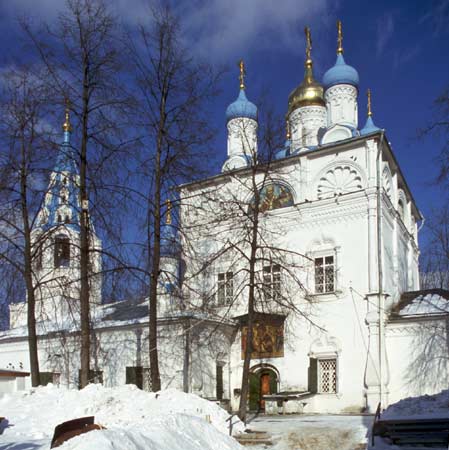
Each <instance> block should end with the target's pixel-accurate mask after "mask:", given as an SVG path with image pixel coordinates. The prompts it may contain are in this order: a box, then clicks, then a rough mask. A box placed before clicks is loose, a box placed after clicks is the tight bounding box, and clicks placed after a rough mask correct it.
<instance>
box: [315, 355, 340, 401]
mask: <svg viewBox="0 0 449 450" xmlns="http://www.w3.org/2000/svg"><path fill="white" fill-rule="evenodd" d="M318 380H319V381H318V392H319V393H320V394H336V393H337V360H336V359H319V360H318Z"/></svg>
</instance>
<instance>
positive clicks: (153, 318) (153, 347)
mask: <svg viewBox="0 0 449 450" xmlns="http://www.w3.org/2000/svg"><path fill="white" fill-rule="evenodd" d="M163 89H164V90H163V92H162V98H161V103H160V106H159V114H160V115H159V117H160V120H159V126H158V134H157V142H156V161H155V192H154V242H153V258H152V267H151V281H150V304H149V316H150V317H149V336H148V340H149V346H150V351H149V354H150V374H151V390H152V391H153V392H157V391H160V390H161V376H160V373H159V355H158V338H157V301H158V296H157V287H158V281H159V271H160V262H161V190H162V169H161V157H162V147H163V133H164V128H165V118H166V112H165V101H166V95H167V93H166V91H165V88H163Z"/></svg>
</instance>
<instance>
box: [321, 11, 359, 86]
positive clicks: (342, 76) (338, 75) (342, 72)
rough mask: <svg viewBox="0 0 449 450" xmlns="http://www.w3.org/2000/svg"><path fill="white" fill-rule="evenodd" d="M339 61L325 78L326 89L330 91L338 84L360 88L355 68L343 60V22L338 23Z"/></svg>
mask: <svg viewBox="0 0 449 450" xmlns="http://www.w3.org/2000/svg"><path fill="white" fill-rule="evenodd" d="M337 32H338V37H337V44H338V46H337V61H336V62H335V65H334V67H331V68H330V69H329V70H328V71H327V72H326V73H325V74H324V77H323V84H324V87H325V89H329V88H330V87H332V86H336V85H337V84H350V85H352V86H355V87H358V86H359V74H358V73H357V70H355V69H354V67H352V66H349V65H348V64H346V62H345V59H344V58H343V31H342V26H341V21H340V20H338V21H337Z"/></svg>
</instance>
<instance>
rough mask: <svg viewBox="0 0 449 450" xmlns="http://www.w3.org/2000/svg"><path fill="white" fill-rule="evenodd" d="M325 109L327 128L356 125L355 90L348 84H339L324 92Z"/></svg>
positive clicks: (354, 126)
mask: <svg viewBox="0 0 449 450" xmlns="http://www.w3.org/2000/svg"><path fill="white" fill-rule="evenodd" d="M324 99H325V101H326V109H327V126H328V127H332V126H333V125H335V124H342V125H349V126H350V127H353V128H356V129H357V125H358V108H357V88H356V87H354V86H351V85H349V84H339V85H336V86H332V87H330V88H329V89H327V90H326V92H325V94H324Z"/></svg>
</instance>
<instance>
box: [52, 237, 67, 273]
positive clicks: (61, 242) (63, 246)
mask: <svg viewBox="0 0 449 450" xmlns="http://www.w3.org/2000/svg"><path fill="white" fill-rule="evenodd" d="M69 265H70V240H69V238H68V237H67V236H56V238H55V267H56V268H58V267H68V266H69Z"/></svg>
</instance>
